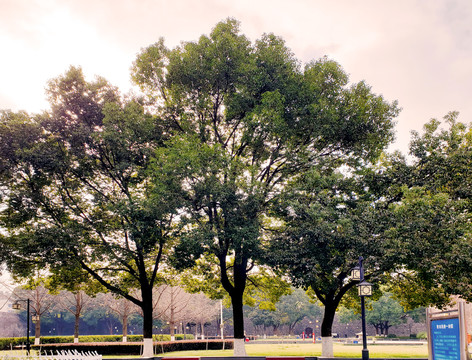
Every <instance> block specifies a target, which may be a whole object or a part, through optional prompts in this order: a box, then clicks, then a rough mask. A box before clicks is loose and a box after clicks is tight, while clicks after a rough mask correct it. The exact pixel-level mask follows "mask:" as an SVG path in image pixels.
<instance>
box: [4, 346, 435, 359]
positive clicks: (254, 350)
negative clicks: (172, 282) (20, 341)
mask: <svg viewBox="0 0 472 360" xmlns="http://www.w3.org/2000/svg"><path fill="white" fill-rule="evenodd" d="M333 348H334V356H335V357H348V358H361V351H362V345H352V344H351V345H344V344H340V343H334V344H333ZM368 349H369V355H370V357H371V358H399V359H401V358H427V357H428V346H427V345H426V344H423V345H383V344H382V345H373V344H372V345H371V344H369V347H368ZM246 352H247V354H248V355H249V356H320V355H321V344H320V343H316V344H312V343H307V344H283V343H279V344H258V343H257V342H253V343H248V344H246ZM20 353H23V352H21V351H1V352H0V356H3V355H10V356H12V355H18V354H20ZM158 356H165V357H172V356H233V350H208V351H204V350H201V351H176V352H169V353H165V354H158ZM120 357H122V358H134V357H136V358H139V356H129V355H128V356H116V355H115V356H114V355H109V356H104V358H105V359H106V358H120Z"/></svg>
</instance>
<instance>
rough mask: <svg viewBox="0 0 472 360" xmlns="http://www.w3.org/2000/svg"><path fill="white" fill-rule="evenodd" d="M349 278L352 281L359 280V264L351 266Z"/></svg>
mask: <svg viewBox="0 0 472 360" xmlns="http://www.w3.org/2000/svg"><path fill="white" fill-rule="evenodd" d="M351 279H352V280H354V281H361V268H360V267H359V266H356V267H353V268H352V270H351Z"/></svg>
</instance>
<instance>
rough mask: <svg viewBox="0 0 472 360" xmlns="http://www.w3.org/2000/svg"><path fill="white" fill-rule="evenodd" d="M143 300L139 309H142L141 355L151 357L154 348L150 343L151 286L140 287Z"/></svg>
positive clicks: (151, 315)
mask: <svg viewBox="0 0 472 360" xmlns="http://www.w3.org/2000/svg"><path fill="white" fill-rule="evenodd" d="M141 293H142V297H143V302H142V306H141V309H142V311H143V338H144V344H143V357H153V356H154V350H153V344H152V320H153V318H152V317H153V308H152V288H149V287H145V288H144V289H141Z"/></svg>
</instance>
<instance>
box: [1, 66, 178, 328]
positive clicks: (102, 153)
mask: <svg viewBox="0 0 472 360" xmlns="http://www.w3.org/2000/svg"><path fill="white" fill-rule="evenodd" d="M47 93H48V96H49V101H50V104H51V111H50V112H48V113H44V114H41V115H36V116H29V115H27V114H24V113H18V114H15V113H11V112H3V113H2V116H1V121H0V139H1V141H0V142H1V143H0V149H1V151H2V154H3V156H2V160H1V164H0V188H1V190H2V211H1V215H0V221H1V224H2V226H3V227H4V228H5V229H6V231H7V233H6V234H2V235H1V240H2V244H3V245H4V246H6V247H7V248H8V256H7V258H6V259H5V260H6V262H7V264H8V267H9V270H10V271H12V272H13V273H15V274H19V275H22V276H28V274H30V273H31V270H32V269H34V268H45V269H48V270H49V271H50V272H51V273H52V274H54V276H55V277H56V279H62V280H61V282H62V283H65V282H66V280H67V279H69V278H70V277H71V275H72V276H73V275H74V274H80V276H79V277H78V278H77V281H78V279H79V278H82V274H83V273H84V271H85V272H87V273H88V274H89V276H90V277H92V278H93V279H95V280H96V281H97V282H98V283H100V285H102V286H104V287H106V288H107V289H108V290H110V291H113V292H115V293H117V294H120V295H122V296H124V297H125V298H127V299H128V300H130V301H132V302H133V303H135V304H136V305H138V306H140V307H141V308H142V309H143V311H144V313H145V316H144V318H145V321H144V325H143V326H144V333H145V336H149V337H150V335H151V331H152V305H151V304H152V287H153V285H154V284H155V283H156V282H157V273H158V268H159V265H160V263H161V261H162V259H163V258H164V257H165V256H166V251H167V250H166V247H168V246H170V243H172V241H173V235H172V230H173V217H174V215H175V211H176V210H175V208H176V206H177V205H176V202H177V201H178V198H177V197H175V196H172V197H170V196H167V195H166V194H165V193H163V188H162V187H159V184H158V183H157V182H155V183H154V184H153V185H150V183H149V181H148V178H149V175H148V168H149V165H150V161H151V158H152V155H153V153H154V151H155V149H156V148H157V147H159V146H160V144H161V143H162V140H163V131H164V130H163V126H162V125H161V124H160V123H159V121H158V119H156V118H155V117H153V116H151V115H149V114H147V113H146V112H145V110H144V106H143V104H142V102H141V101H140V100H139V99H129V100H122V99H120V97H119V94H118V92H117V91H116V89H115V88H113V87H112V86H110V85H109V84H108V83H107V82H106V81H105V80H104V79H101V78H98V79H97V80H96V81H94V82H87V81H85V79H84V76H83V74H82V71H81V69H79V68H70V69H69V71H67V72H66V73H65V74H64V75H63V76H60V77H58V78H56V79H53V80H52V81H51V82H50V83H49V85H48V89H47ZM163 181H164V179H163ZM163 198H165V199H166V201H161V200H162V199H163ZM79 269H82V270H79ZM134 288H139V289H140V291H141V294H140V295H141V296H140V297H139V298H138V297H136V296H133V294H132V293H131V289H134Z"/></svg>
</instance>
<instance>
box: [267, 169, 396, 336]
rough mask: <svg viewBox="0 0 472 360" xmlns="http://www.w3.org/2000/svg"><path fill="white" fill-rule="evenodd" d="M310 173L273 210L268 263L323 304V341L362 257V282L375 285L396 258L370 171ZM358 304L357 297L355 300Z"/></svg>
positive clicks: (351, 286)
mask: <svg viewBox="0 0 472 360" xmlns="http://www.w3.org/2000/svg"><path fill="white" fill-rule="evenodd" d="M347 170H348V169H347V168H344V169H343V170H341V169H337V168H330V167H327V166H326V165H325V166H324V167H323V168H313V169H311V170H310V171H307V172H305V173H304V174H301V175H300V176H299V177H298V178H296V179H295V180H294V181H293V182H291V183H290V184H289V187H288V188H287V191H286V193H285V194H283V196H282V197H281V198H280V199H279V201H278V203H277V204H276V206H275V207H274V214H275V215H276V216H279V217H280V218H281V219H283V222H282V223H279V225H278V227H274V228H273V231H274V234H275V236H274V240H273V241H271V242H270V243H269V249H270V251H268V253H269V254H270V259H269V260H268V261H269V262H270V263H272V264H274V265H275V266H277V267H278V268H279V269H280V271H282V272H286V273H287V274H288V275H289V276H290V278H291V280H292V282H293V283H294V284H295V285H296V286H300V287H303V288H305V289H311V290H310V293H311V294H313V295H314V296H316V298H317V299H318V300H319V301H320V302H321V303H322V304H323V305H324V311H325V313H324V317H323V323H322V326H321V333H322V336H331V328H332V322H333V319H334V314H335V311H336V309H337V308H338V306H339V304H340V303H341V300H342V299H343V298H344V299H345V298H346V295H348V294H349V292H351V293H352V294H354V289H355V285H356V284H357V282H356V281H353V280H351V279H350V271H351V269H352V268H353V267H354V266H356V265H357V264H358V261H357V259H358V256H359V255H362V256H363V257H364V259H365V260H364V268H365V278H366V280H368V281H371V282H372V283H376V284H378V283H379V282H380V281H382V280H383V278H384V274H385V272H387V271H389V270H391V269H394V264H395V261H394V254H393V253H391V245H390V243H389V241H388V239H386V238H385V237H384V236H383V234H384V232H385V231H386V230H387V229H389V227H390V221H389V213H390V212H389V209H388V203H387V202H386V201H385V200H384V199H385V197H382V196H380V195H378V194H375V193H373V192H372V191H371V190H370V187H369V186H368V185H369V184H368V178H367V176H366V175H365V174H366V173H367V174H369V169H368V168H367V169H360V170H359V171H357V170H356V169H351V173H350V174H346V171H347ZM354 297H355V299H356V302H357V303H358V296H357V295H354Z"/></svg>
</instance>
